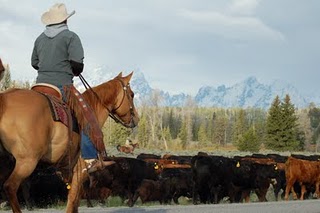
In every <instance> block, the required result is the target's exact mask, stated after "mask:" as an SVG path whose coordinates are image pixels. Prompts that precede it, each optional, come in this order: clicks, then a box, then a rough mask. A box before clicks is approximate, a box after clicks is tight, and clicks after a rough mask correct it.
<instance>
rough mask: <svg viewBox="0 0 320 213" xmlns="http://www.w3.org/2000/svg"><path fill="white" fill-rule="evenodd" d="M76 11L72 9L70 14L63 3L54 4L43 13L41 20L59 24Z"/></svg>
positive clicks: (46, 23)
mask: <svg viewBox="0 0 320 213" xmlns="http://www.w3.org/2000/svg"><path fill="white" fill-rule="evenodd" d="M75 13H76V12H75V11H72V12H71V13H69V14H68V13H67V8H66V6H65V5H64V4H63V3H58V4H55V5H53V6H52V7H51V8H50V9H49V11H47V12H45V13H43V14H42V16H41V21H42V23H44V24H45V25H51V24H59V23H61V22H63V21H65V20H67V19H68V18H70V16H72V15H73V14H75Z"/></svg>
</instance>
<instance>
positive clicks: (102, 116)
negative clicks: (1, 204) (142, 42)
mask: <svg viewBox="0 0 320 213" xmlns="http://www.w3.org/2000/svg"><path fill="white" fill-rule="evenodd" d="M132 74H133V72H132V73H130V74H129V75H127V76H122V73H119V75H118V76H116V77H115V78H114V79H112V80H110V81H108V82H105V83H103V84H100V85H98V86H95V87H93V88H90V89H87V90H86V91H85V92H84V93H83V97H84V99H85V100H86V101H87V102H88V104H89V105H90V106H91V107H92V109H93V110H94V112H95V115H96V117H97V119H98V122H99V125H100V127H102V126H103V124H104V123H105V121H106V120H107V118H108V116H110V117H112V118H113V119H115V120H117V121H118V122H120V123H121V124H122V125H124V126H125V127H127V128H133V127H135V126H136V125H137V124H138V122H139V116H138V113H137V111H136V109H135V107H134V103H133V97H134V94H133V92H132V90H131V88H130V85H129V81H130V79H131V77H132ZM68 130H69V128H68V127H66V126H65V125H64V124H62V123H61V122H55V121H54V120H53V119H52V115H51V110H50V106H49V104H48V101H47V98H46V97H45V96H44V95H42V94H40V93H38V92H35V91H33V90H27V89H9V90H6V91H5V92H3V93H0V155H1V153H3V152H7V153H10V154H12V155H13V157H14V158H15V160H16V164H15V167H14V169H13V171H12V173H11V174H10V176H9V177H8V178H7V180H6V181H5V182H4V185H3V188H4V191H5V193H6V195H7V198H8V200H9V203H10V205H11V208H12V211H13V212H21V209H20V206H19V202H18V199H17V190H18V188H19V186H20V184H21V183H22V182H23V181H24V180H25V179H26V178H27V177H28V176H30V174H31V173H32V172H33V171H34V169H35V168H36V166H37V164H38V163H44V164H49V165H53V166H55V167H56V168H57V169H58V170H60V171H63V174H64V177H66V176H68V175H69V182H71V185H69V186H70V187H71V188H70V190H69V193H68V201H67V207H66V212H70V213H71V212H78V207H79V202H80V192H81V190H82V185H83V182H84V180H85V179H87V178H88V174H87V173H86V172H82V171H83V169H84V168H85V163H84V160H83V159H82V158H81V157H80V135H79V134H77V133H75V132H73V133H72V141H69V140H68V139H69V138H70V137H68V135H69V132H68ZM2 163H3V162H2Z"/></svg>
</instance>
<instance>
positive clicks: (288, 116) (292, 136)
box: [281, 94, 304, 151]
mask: <svg viewBox="0 0 320 213" xmlns="http://www.w3.org/2000/svg"><path fill="white" fill-rule="evenodd" d="M281 109H282V132H283V133H282V136H283V137H282V143H283V144H284V146H285V147H286V150H288V151H298V150H300V149H301V147H303V143H304V141H303V138H304V137H303V136H302V135H298V123H297V121H298V117H297V116H296V112H295V108H294V105H293V104H292V103H291V100H290V96H289V95H288V94H287V95H286V96H285V98H284V101H283V102H282V103H281ZM300 134H301V133H300ZM298 138H300V139H301V141H298Z"/></svg>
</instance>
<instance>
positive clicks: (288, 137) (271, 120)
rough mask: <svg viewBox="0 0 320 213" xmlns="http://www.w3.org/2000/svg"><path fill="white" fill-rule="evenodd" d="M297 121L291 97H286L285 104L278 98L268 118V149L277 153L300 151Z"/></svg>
mask: <svg viewBox="0 0 320 213" xmlns="http://www.w3.org/2000/svg"><path fill="white" fill-rule="evenodd" d="M297 120H298V118H297V116H296V115H295V108H294V105H293V104H292V103H291V101H290V96H289V95H286V97H285V98H284V101H283V102H281V101H280V99H279V96H276V98H275V100H274V101H273V103H272V105H271V107H270V109H269V115H268V118H267V136H266V147H267V148H269V149H271V150H275V151H294V150H299V149H300V148H301V145H300V144H299V141H298V140H297V139H298V137H301V135H298V133H297V131H298V129H297V126H298V124H297Z"/></svg>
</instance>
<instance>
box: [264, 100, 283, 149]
mask: <svg viewBox="0 0 320 213" xmlns="http://www.w3.org/2000/svg"><path fill="white" fill-rule="evenodd" d="M280 104H281V101H280V98H279V96H278V95H277V96H276V98H275V99H274V100H273V102H272V104H271V107H270V109H269V114H268V117H267V127H266V131H267V134H266V142H265V145H266V147H267V148H268V149H271V150H279V151H282V147H279V146H280V145H281V143H280V140H281V119H282V114H281V106H280Z"/></svg>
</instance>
